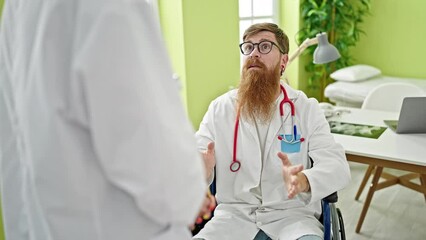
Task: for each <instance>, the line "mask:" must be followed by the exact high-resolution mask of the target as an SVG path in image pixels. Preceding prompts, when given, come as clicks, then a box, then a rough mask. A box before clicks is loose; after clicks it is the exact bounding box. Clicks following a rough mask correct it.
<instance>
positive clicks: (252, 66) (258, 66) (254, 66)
mask: <svg viewBox="0 0 426 240" xmlns="http://www.w3.org/2000/svg"><path fill="white" fill-rule="evenodd" d="M248 68H249V69H252V68H262V67H261V66H260V65H256V64H252V65H250V66H249V67H248Z"/></svg>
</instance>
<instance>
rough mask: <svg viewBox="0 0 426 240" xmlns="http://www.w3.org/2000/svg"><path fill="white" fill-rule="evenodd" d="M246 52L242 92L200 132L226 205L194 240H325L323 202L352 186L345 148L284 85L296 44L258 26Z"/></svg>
mask: <svg viewBox="0 0 426 240" xmlns="http://www.w3.org/2000/svg"><path fill="white" fill-rule="evenodd" d="M240 50H241V52H242V54H243V55H244V60H243V62H244V64H243V68H242V73H241V80H240V85H239V88H238V89H235V90H231V91H229V92H227V93H225V94H224V95H222V96H220V97H218V98H217V99H215V100H214V101H213V102H212V103H211V104H210V106H209V108H208V111H207V113H206V114H205V116H204V118H203V120H202V122H201V124H200V128H199V130H198V132H197V133H196V136H197V141H198V145H199V149H200V151H204V154H205V156H206V157H207V158H206V159H207V166H209V167H210V170H209V175H210V176H209V178H210V179H211V180H212V179H213V177H216V191H217V192H216V198H217V202H218V206H217V207H216V210H215V212H214V217H213V218H212V219H211V220H210V221H209V222H207V224H206V225H205V227H204V228H203V229H202V230H201V231H200V232H199V233H198V234H197V235H196V236H195V237H194V239H206V240H216V239H217V240H219V239H220V240H226V239H322V238H323V235H324V234H323V226H322V224H321V223H320V222H319V220H318V217H319V216H320V214H321V199H322V198H324V197H326V196H328V195H330V194H332V193H333V192H336V191H338V190H340V189H342V188H344V187H345V186H346V185H347V184H348V183H349V181H350V171H349V166H348V163H347V160H346V158H345V152H344V149H343V148H342V146H340V145H339V144H337V143H336V142H335V141H334V139H333V136H332V135H331V133H330V128H329V125H328V123H327V121H326V119H325V117H324V115H323V114H322V112H321V111H320V108H319V106H318V102H317V101H316V100H315V99H308V98H307V97H306V95H305V94H304V93H303V92H301V91H297V90H294V89H292V88H291V87H290V86H288V85H287V84H285V83H284V82H282V81H280V76H281V74H282V73H283V72H284V70H285V68H286V65H287V62H288V50H289V44H288V38H287V36H286V35H285V34H284V32H283V31H282V30H281V29H280V28H279V27H278V26H277V25H275V24H272V23H259V24H254V25H252V26H250V27H249V28H248V29H247V30H246V31H245V33H244V35H243V43H242V44H240ZM214 166H215V172H213V167H214ZM214 175H215V176H214Z"/></svg>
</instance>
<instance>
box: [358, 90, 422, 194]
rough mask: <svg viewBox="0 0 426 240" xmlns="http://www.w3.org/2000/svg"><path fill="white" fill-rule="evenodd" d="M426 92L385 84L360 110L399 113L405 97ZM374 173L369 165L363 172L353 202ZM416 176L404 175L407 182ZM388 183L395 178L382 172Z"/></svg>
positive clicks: (365, 101) (372, 91) (374, 92)
mask: <svg viewBox="0 0 426 240" xmlns="http://www.w3.org/2000/svg"><path fill="white" fill-rule="evenodd" d="M425 95H426V92H425V91H423V89H421V88H419V87H417V86H416V85H413V84H408V83H399V82H393V83H385V84H381V85H378V86H377V87H375V88H373V89H372V90H371V91H370V92H369V93H368V95H367V97H366V98H365V100H364V102H363V104H362V106H361V108H362V109H371V110H381V111H391V112H400V111H401V106H402V102H403V100H404V98H405V97H418V96H425ZM374 171H375V166H374V165H369V166H368V169H367V170H366V172H365V175H364V178H363V179H362V181H361V184H360V186H359V189H358V192H357V194H356V196H355V200H358V199H359V197H360V195H361V193H362V191H363V190H364V187H365V185H366V184H367V181H368V179H369V178H370V175H372V174H373V173H374ZM418 176H419V175H418V174H413V173H412V174H408V175H406V179H407V180H411V179H414V178H417V177H418ZM380 177H382V178H385V179H386V180H388V181H394V180H395V176H393V175H391V174H388V173H386V172H382V174H381V176H380Z"/></svg>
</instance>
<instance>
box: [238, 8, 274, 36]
mask: <svg viewBox="0 0 426 240" xmlns="http://www.w3.org/2000/svg"><path fill="white" fill-rule="evenodd" d="M239 9H240V14H239V15H240V41H242V37H243V33H244V31H245V30H246V29H247V28H248V27H249V26H250V25H252V24H254V23H261V22H272V23H277V22H278V0H239Z"/></svg>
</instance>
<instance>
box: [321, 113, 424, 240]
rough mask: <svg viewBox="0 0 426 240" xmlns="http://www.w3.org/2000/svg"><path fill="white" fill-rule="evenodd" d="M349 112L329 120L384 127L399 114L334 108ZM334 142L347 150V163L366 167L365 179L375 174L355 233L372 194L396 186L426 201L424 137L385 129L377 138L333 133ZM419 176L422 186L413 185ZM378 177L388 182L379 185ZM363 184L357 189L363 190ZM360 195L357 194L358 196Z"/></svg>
mask: <svg viewBox="0 0 426 240" xmlns="http://www.w3.org/2000/svg"><path fill="white" fill-rule="evenodd" d="M339 109H340V110H341V109H345V110H349V111H350V112H349V113H346V112H342V113H341V114H340V115H339V116H333V117H332V118H330V119H329V120H330V121H340V122H348V123H355V124H365V125H374V126H383V127H386V125H385V124H384V122H383V120H385V119H389V120H392V119H393V120H396V119H398V115H399V113H393V112H383V111H375V110H364V109H357V108H336V110H337V111H338V110H339ZM425 124H426V123H425ZM333 136H334V138H335V140H336V142H338V143H340V144H342V146H343V147H344V149H345V151H346V157H347V159H348V161H353V162H359V163H364V164H369V165H370V166H371V167H370V168H369V170H368V171H370V172H369V173H368V175H366V177H367V178H364V180H363V184H364V185H365V182H366V181H367V180H368V177H369V175H370V173H371V172H372V169H373V168H375V173H374V176H373V179H372V182H371V185H370V188H369V190H368V194H367V198H366V200H365V203H364V206H363V209H362V211H361V215H360V218H359V220H358V224H357V227H356V230H355V231H356V232H357V233H359V232H360V231H361V226H362V223H363V222H364V219H365V216H366V214H367V211H368V207H369V206H370V203H371V199H372V198H373V195H374V192H375V191H377V190H380V189H383V188H386V187H390V186H392V185H395V184H401V185H403V186H405V187H408V188H410V189H413V190H415V191H418V192H420V193H423V194H424V195H425V199H426V134H396V133H395V132H393V131H392V130H391V129H389V128H388V129H386V130H385V131H384V132H383V134H382V135H381V136H380V137H379V138H378V139H372V138H364V137H356V136H348V135H341V134H333ZM383 168H393V169H399V170H405V171H409V172H411V173H410V174H407V175H404V176H400V177H396V176H393V175H390V174H385V173H383V174H382V171H383ZM418 176H420V182H421V184H420V185H419V184H415V183H413V182H411V181H410V180H411V179H413V178H414V177H418ZM380 177H384V178H386V179H387V180H386V181H384V182H380V183H379V179H380ZM362 188H363V186H362V184H361V187H360V190H361V191H362ZM359 194H360V192H359V193H358V194H357V197H359Z"/></svg>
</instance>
